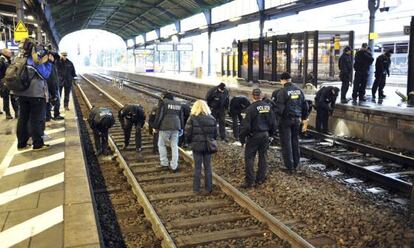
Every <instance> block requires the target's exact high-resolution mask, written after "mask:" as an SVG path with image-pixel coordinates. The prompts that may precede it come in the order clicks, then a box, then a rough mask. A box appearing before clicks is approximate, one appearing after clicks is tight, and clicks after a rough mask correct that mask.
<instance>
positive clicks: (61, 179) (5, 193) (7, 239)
mask: <svg viewBox="0 0 414 248" xmlns="http://www.w3.org/2000/svg"><path fill="white" fill-rule="evenodd" d="M69 108H70V111H65V113H64V117H65V119H64V120H61V121H53V120H52V121H51V122H48V123H47V128H46V134H48V135H49V136H50V137H51V139H50V140H48V141H46V142H45V143H46V144H49V145H50V147H49V148H48V149H45V150H42V151H32V150H31V149H27V150H23V151H18V150H17V140H16V133H15V131H16V124H17V120H16V119H13V120H6V119H5V118H4V115H0V140H1V148H0V247H85V246H87V247H99V244H100V241H99V235H98V228H97V224H96V223H97V221H96V219H95V213H94V210H93V209H94V207H93V203H92V198H91V192H90V188H89V181H88V176H87V172H86V167H85V161H84V157H83V152H82V148H81V141H80V138H79V130H78V124H77V117H76V114H75V112H74V111H75V108H74V106H73V101H71V104H70V106H69ZM29 142H30V141H29Z"/></svg>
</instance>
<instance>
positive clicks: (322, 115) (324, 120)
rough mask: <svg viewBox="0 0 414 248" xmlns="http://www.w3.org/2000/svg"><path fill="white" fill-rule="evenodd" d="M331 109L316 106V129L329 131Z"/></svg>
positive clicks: (324, 131)
mask: <svg viewBox="0 0 414 248" xmlns="http://www.w3.org/2000/svg"><path fill="white" fill-rule="evenodd" d="M328 120H329V111H328V110H326V109H323V108H316V131H318V132H323V133H328Z"/></svg>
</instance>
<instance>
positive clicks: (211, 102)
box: [206, 83, 229, 142]
mask: <svg viewBox="0 0 414 248" xmlns="http://www.w3.org/2000/svg"><path fill="white" fill-rule="evenodd" d="M206 101H207V104H208V106H209V107H210V109H211V114H212V115H213V117H214V118H215V119H216V120H217V122H218V124H219V133H220V138H221V139H222V140H223V141H225V142H227V141H228V140H227V138H226V122H225V118H226V110H227V109H228V108H229V90H228V89H227V88H226V85H225V84H224V83H220V84H219V85H218V86H215V87H213V88H211V89H210V90H209V91H208V92H207V95H206Z"/></svg>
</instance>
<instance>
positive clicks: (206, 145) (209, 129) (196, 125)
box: [185, 100, 217, 193]
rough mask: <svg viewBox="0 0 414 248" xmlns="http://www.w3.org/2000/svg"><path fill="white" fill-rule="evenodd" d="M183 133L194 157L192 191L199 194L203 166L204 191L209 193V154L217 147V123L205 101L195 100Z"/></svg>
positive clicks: (210, 182)
mask: <svg viewBox="0 0 414 248" xmlns="http://www.w3.org/2000/svg"><path fill="white" fill-rule="evenodd" d="M185 133H186V139H187V142H188V143H189V144H190V145H191V150H192V151H193V157H194V179H193V191H194V193H200V177H201V168H202V166H204V177H205V179H204V183H205V190H206V192H207V193H211V191H212V190H213V188H212V187H213V183H212V172H211V154H212V153H214V152H216V151H217V150H212V147H217V144H216V139H217V123H216V119H214V117H213V116H212V115H211V111H210V108H209V107H208V105H207V103H206V102H205V101H203V100H197V101H196V102H195V103H194V105H193V107H192V108H191V116H190V119H189V120H188V122H187V125H186V127H185Z"/></svg>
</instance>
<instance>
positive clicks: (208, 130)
mask: <svg viewBox="0 0 414 248" xmlns="http://www.w3.org/2000/svg"><path fill="white" fill-rule="evenodd" d="M185 134H186V139H187V142H188V143H189V144H190V145H191V149H192V150H193V152H206V151H207V144H206V143H207V139H210V140H212V139H214V140H215V139H216V138H217V123H216V119H214V117H213V116H211V115H197V116H195V115H191V116H190V118H189V119H188V122H187V125H186V126H185Z"/></svg>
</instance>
